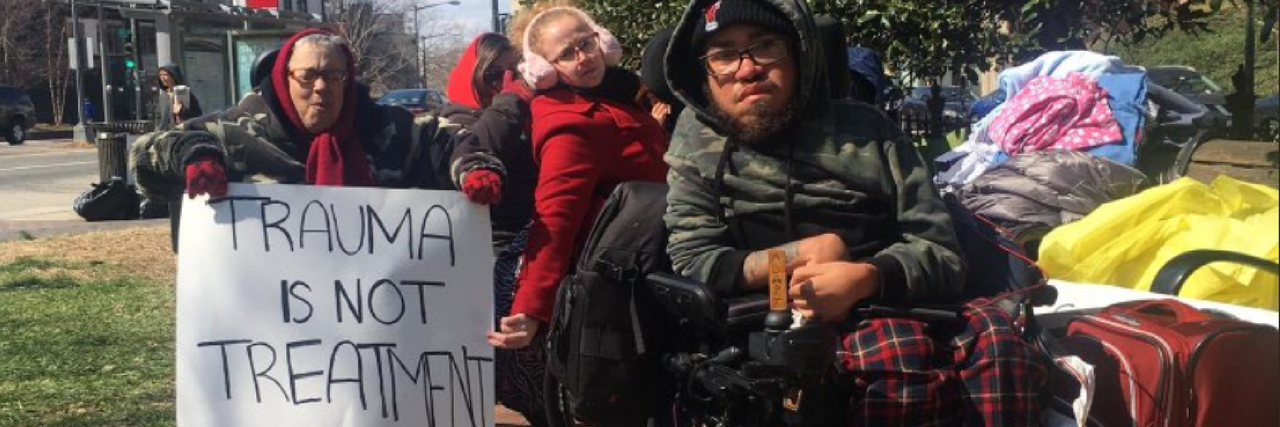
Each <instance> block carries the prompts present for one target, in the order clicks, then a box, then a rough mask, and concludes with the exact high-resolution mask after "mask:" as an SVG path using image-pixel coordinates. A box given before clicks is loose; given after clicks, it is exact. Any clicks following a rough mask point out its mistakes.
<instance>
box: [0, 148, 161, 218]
mask: <svg viewBox="0 0 1280 427" xmlns="http://www.w3.org/2000/svg"><path fill="white" fill-rule="evenodd" d="M95 182H98V154H97V151H95V150H94V149H93V148H85V147H82V146H75V145H72V144H71V141H70V140H50V141H27V143H26V144H25V145H20V146H11V145H3V144H0V242H3V241H6V240H13V239H19V238H24V237H28V236H34V237H41V236H48V235H52V234H66V233H79V232H85V231H91V230H101V229H108V228H121V227H130V226H139V225H146V224H148V223H153V224H154V225H160V224H163V223H165V222H167V221H168V220H149V221H103V222H85V221H84V220H83V219H81V218H80V217H79V216H77V215H76V214H75V212H73V211H72V210H71V204H72V202H73V201H74V200H75V198H76V196H79V195H80V193H83V192H84V191H85V190H88V189H89V188H90V185H91V184H92V183H95Z"/></svg>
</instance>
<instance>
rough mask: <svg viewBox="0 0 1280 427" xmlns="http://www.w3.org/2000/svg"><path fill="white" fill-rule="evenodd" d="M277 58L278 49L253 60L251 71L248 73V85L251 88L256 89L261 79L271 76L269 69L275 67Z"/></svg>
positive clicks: (278, 54) (263, 53)
mask: <svg viewBox="0 0 1280 427" xmlns="http://www.w3.org/2000/svg"><path fill="white" fill-rule="evenodd" d="M277 56H280V49H279V48H276V49H271V50H268V51H266V52H262V54H261V55H258V58H257V59H254V60H253V70H252V71H250V72H249V80H250V84H251V85H252V86H253V87H255V88H256V87H258V85H259V84H261V83H262V79H265V78H267V76H270V75H271V67H274V66H275V64H276V57H277Z"/></svg>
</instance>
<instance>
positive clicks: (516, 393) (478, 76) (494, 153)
mask: <svg viewBox="0 0 1280 427" xmlns="http://www.w3.org/2000/svg"><path fill="white" fill-rule="evenodd" d="M518 60H519V55H518V54H517V53H516V51H515V49H514V48H513V47H512V46H511V42H510V41H509V40H508V39H507V38H506V37H504V36H502V35H500V34H495V33H486V34H481V35H480V36H478V37H476V38H475V40H473V41H472V42H471V45H470V46H467V50H466V51H465V52H463V54H462V59H461V60H459V61H458V65H457V66H456V67H454V69H453V71H452V72H451V73H450V74H449V86H448V90H447V92H446V93H447V95H448V96H449V101H450V104H449V105H447V106H445V107H444V109H443V110H442V111H441V113H440V115H441V116H443V117H444V118H445V119H446V120H448V121H449V122H451V123H456V124H460V125H461V126H462V130H460V131H458V132H457V133H456V134H455V138H457V142H456V146H455V148H454V151H453V156H452V161H451V165H452V166H451V167H450V169H451V176H452V177H453V180H454V183H455V184H456V185H457V187H458V188H459V189H461V190H462V192H463V193H464V194H466V196H467V198H468V199H470V200H471V201H473V202H475V203H479V204H485V205H490V208H489V219H490V221H491V223H492V229H493V253H494V258H495V261H496V262H495V263H494V267H493V280H494V283H493V290H494V303H495V307H494V313H495V315H496V316H498V317H502V316H506V315H507V314H508V313H509V311H510V310H511V303H512V300H513V299H514V298H515V276H516V268H517V266H518V265H519V264H520V259H521V255H523V253H524V246H525V233H524V231H525V229H526V228H528V225H529V219H530V217H531V216H532V215H533V189H534V184H535V183H536V182H537V173H538V169H537V166H536V165H535V164H534V162H533V150H532V148H530V145H529V99H530V98H532V97H533V92H532V91H531V90H529V89H528V87H527V86H525V85H524V84H523V83H522V82H520V81H519V80H517V79H516V78H515V77H514V75H513V71H514V70H515V67H516V62H517V61H518ZM504 184H506V185H505V187H506V188H504ZM504 190H505V191H504ZM495 321H496V319H495ZM494 356H495V357H494V359H495V360H494V374H495V381H496V383H497V390H496V396H497V398H498V401H499V402H501V403H502V404H503V405H505V406H506V407H507V408H510V409H512V410H514V411H516V412H519V413H520V414H521V415H524V417H525V419H526V420H528V421H529V422H530V423H531V424H533V425H534V426H545V425H547V416H546V413H545V410H544V399H543V397H542V381H543V376H544V374H545V370H546V358H545V357H544V356H543V353H542V350H541V349H540V348H538V346H531V347H526V348H523V349H516V350H504V349H496V351H495V352H494Z"/></svg>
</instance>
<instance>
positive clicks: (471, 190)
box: [462, 169, 502, 205]
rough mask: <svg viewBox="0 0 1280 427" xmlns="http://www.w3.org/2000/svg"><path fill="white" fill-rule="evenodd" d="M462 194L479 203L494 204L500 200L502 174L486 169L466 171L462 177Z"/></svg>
mask: <svg viewBox="0 0 1280 427" xmlns="http://www.w3.org/2000/svg"><path fill="white" fill-rule="evenodd" d="M462 194H466V195H467V200H470V201H472V202H474V203H477V204H481V205H495V204H497V203H498V202H499V201H501V200H502V176H501V175H498V173H497V172H494V171H491V170H488V169H476V170H473V171H471V172H467V176H466V177H464V178H463V179H462Z"/></svg>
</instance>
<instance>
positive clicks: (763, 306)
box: [646, 273, 769, 335]
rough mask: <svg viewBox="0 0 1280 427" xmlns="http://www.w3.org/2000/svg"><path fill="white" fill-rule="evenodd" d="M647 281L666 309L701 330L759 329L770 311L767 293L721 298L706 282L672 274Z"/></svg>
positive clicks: (653, 277) (663, 274)
mask: <svg viewBox="0 0 1280 427" xmlns="http://www.w3.org/2000/svg"><path fill="white" fill-rule="evenodd" d="M646 281H647V282H648V283H649V287H650V288H651V289H652V290H653V295H654V297H655V299H657V301H658V304H659V305H661V306H662V307H663V309H664V310H666V311H667V312H669V313H671V314H674V315H677V316H679V317H681V318H684V319H688V320H689V321H690V322H692V323H693V327H694V328H697V329H699V330H701V331H706V332H710V333H714V334H717V335H724V334H726V333H728V332H730V331H738V330H744V329H758V328H759V327H760V326H762V325H763V324H764V317H765V315H766V314H768V312H769V298H768V296H766V295H748V296H744V297H739V298H723V299H722V298H720V297H718V296H716V294H715V292H712V291H711V289H710V288H708V287H707V285H706V284H704V283H702V282H699V281H696V280H693V279H689V278H687V277H684V276H680V275H676V274H671V273H655V274H650V275H649V276H648V277H647V278H646Z"/></svg>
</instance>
